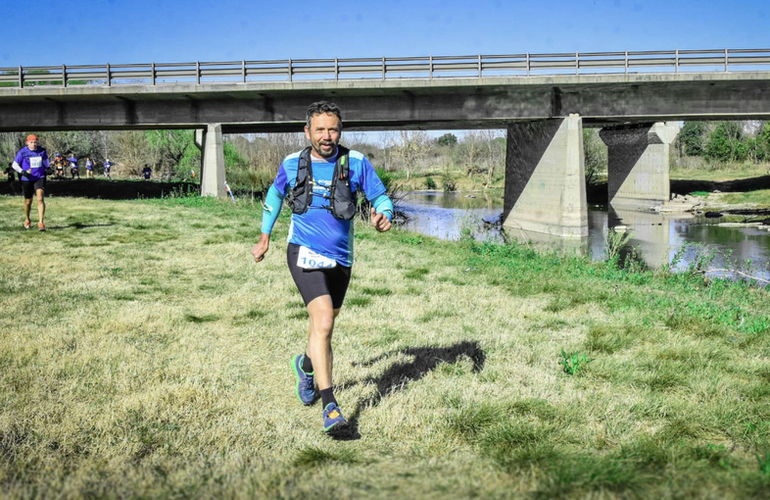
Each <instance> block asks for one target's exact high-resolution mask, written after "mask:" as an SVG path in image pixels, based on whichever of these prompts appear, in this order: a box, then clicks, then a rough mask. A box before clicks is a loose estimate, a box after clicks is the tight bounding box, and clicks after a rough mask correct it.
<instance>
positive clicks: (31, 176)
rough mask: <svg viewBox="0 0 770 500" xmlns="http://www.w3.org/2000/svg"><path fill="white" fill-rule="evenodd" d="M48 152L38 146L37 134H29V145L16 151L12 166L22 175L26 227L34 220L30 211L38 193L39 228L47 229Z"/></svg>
mask: <svg viewBox="0 0 770 500" xmlns="http://www.w3.org/2000/svg"><path fill="white" fill-rule="evenodd" d="M48 165H49V163H48V153H46V151H45V149H43V148H42V147H39V146H38V140H37V136H36V135H35V134H29V135H28V136H27V145H26V146H24V147H23V148H21V150H19V152H18V153H16V159H15V160H14V162H13V164H12V165H11V167H12V168H13V169H14V170H15V171H16V172H18V173H19V174H20V176H21V192H22V194H23V195H24V228H25V229H29V228H30V226H31V225H32V222H31V221H30V219H29V213H30V210H31V209H32V195H33V193H34V194H36V195H37V213H38V216H39V221H38V224H37V227H38V229H40V230H41V231H45V223H44V221H43V219H44V217H45V170H46V169H47V168H48Z"/></svg>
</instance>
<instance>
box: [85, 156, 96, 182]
mask: <svg viewBox="0 0 770 500" xmlns="http://www.w3.org/2000/svg"><path fill="white" fill-rule="evenodd" d="M93 177H94V162H92V161H91V158H89V157H86V179H92V178H93Z"/></svg>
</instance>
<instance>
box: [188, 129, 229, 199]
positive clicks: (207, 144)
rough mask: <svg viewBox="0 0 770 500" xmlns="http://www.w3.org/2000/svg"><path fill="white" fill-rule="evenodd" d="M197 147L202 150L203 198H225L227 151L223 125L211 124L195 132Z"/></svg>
mask: <svg viewBox="0 0 770 500" xmlns="http://www.w3.org/2000/svg"><path fill="white" fill-rule="evenodd" d="M195 145H196V146H198V148H199V149H200V150H201V158H202V161H201V196H216V197H219V198H224V197H225V196H227V193H226V192H225V149H224V139H223V138H222V125H221V124H220V123H213V124H209V125H208V127H207V128H205V129H203V130H196V131H195Z"/></svg>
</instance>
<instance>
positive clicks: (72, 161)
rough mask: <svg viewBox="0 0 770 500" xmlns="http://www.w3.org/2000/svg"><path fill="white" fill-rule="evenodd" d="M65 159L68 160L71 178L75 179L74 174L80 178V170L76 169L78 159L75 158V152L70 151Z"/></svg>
mask: <svg viewBox="0 0 770 500" xmlns="http://www.w3.org/2000/svg"><path fill="white" fill-rule="evenodd" d="M67 161H68V162H70V174H72V180H75V176H76V175H77V176H78V179H80V172H79V171H78V159H77V158H75V153H70V157H69V158H67Z"/></svg>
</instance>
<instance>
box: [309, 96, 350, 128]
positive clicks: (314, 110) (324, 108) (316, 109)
mask: <svg viewBox="0 0 770 500" xmlns="http://www.w3.org/2000/svg"><path fill="white" fill-rule="evenodd" d="M322 113H330V114H333V115H335V116H337V118H339V120H340V130H341V129H342V113H340V108H338V107H337V105H336V104H334V103H333V102H329V101H318V102H314V103H313V104H311V105H310V106H308V107H307V122H306V124H307V128H310V120H312V119H313V117H314V116H315V115H320V114H322Z"/></svg>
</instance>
